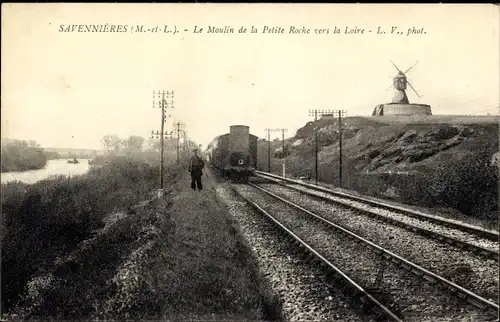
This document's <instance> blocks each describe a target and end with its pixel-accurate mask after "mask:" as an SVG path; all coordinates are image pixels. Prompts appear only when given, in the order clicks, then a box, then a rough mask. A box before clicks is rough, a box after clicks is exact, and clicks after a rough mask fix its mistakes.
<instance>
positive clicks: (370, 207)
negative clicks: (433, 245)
mask: <svg viewBox="0 0 500 322" xmlns="http://www.w3.org/2000/svg"><path fill="white" fill-rule="evenodd" d="M257 175H258V177H260V178H264V179H266V180H269V181H271V182H274V183H278V184H280V185H282V186H284V187H287V188H289V189H293V190H295V191H298V192H300V193H302V194H306V195H309V196H311V197H313V198H317V199H321V200H323V201H327V202H329V203H332V204H335V205H340V206H342V207H345V208H348V209H351V210H354V211H356V212H359V213H362V214H364V215H367V216H370V217H372V218H375V219H377V220H381V221H383V222H388V223H390V224H392V225H395V226H399V227H403V228H405V229H408V230H410V231H412V232H415V233H418V234H420V235H423V236H425V237H428V238H433V239H436V240H439V241H443V242H446V243H448V244H450V245H453V246H456V247H458V248H461V249H467V250H469V251H472V252H474V253H476V254H478V255H481V256H484V257H486V258H490V259H492V260H495V261H497V262H498V260H499V253H498V252H499V245H498V240H499V234H498V232H495V231H490V230H486V229H483V228H480V227H475V226H471V225H467V224H463V223H458V222H455V221H450V220H447V219H444V218H439V217H437V216H432V215H429V214H425V213H422V212H419V211H415V210H412V209H407V208H402V207H398V206H394V205H390V204H387V203H384V202H378V201H374V200H370V199H367V198H363V197H358V196H353V195H349V194H345V193H341V192H336V191H333V190H330V189H326V188H323V187H319V186H315V185H311V184H306V183H302V182H299V181H296V180H292V179H288V178H283V177H280V176H277V175H273V174H269V173H265V172H260V171H258V172H257Z"/></svg>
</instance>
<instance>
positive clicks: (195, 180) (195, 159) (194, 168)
mask: <svg viewBox="0 0 500 322" xmlns="http://www.w3.org/2000/svg"><path fill="white" fill-rule="evenodd" d="M204 167H205V162H204V161H203V159H202V158H201V157H200V156H199V155H198V149H194V150H193V155H192V156H191V158H189V165H188V171H189V173H190V174H191V189H193V190H195V191H196V187H198V191H200V190H203V185H202V183H201V176H202V175H203V172H202V169H203V168H204Z"/></svg>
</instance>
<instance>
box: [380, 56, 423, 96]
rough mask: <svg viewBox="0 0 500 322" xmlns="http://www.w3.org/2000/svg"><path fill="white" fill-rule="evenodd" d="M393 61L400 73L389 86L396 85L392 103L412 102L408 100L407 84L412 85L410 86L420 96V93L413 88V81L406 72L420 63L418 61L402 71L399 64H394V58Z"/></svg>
mask: <svg viewBox="0 0 500 322" xmlns="http://www.w3.org/2000/svg"><path fill="white" fill-rule="evenodd" d="M391 63H392V64H393V65H394V67H395V68H396V69H397V71H398V74H397V75H396V76H395V77H394V78H393V79H392V85H391V86H390V87H389V88H391V87H394V96H393V98H392V103H393V104H410V102H409V101H408V96H407V95H406V84H408V85H410V88H411V89H412V90H413V91H414V92H415V94H417V96H418V97H419V98H420V95H419V94H418V93H417V91H416V90H415V88H413V86H412V85H411V83H410V82H409V81H408V79H407V78H406V73H408V72H409V71H410V69H412V68H413V67H414V66H415V65H416V64H418V61H417V62H416V63H415V64H413V66H411V67H410V68H408V69H407V70H406V71H404V72H402V71H401V70H400V69H399V68H398V66H396V64H394V62H393V61H392V60H391ZM389 88H388V89H389ZM386 91H387V89H386Z"/></svg>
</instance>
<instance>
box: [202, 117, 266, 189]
mask: <svg viewBox="0 0 500 322" xmlns="http://www.w3.org/2000/svg"><path fill="white" fill-rule="evenodd" d="M206 156H207V159H208V162H209V163H210V164H211V165H212V166H213V167H214V168H216V169H218V170H219V171H220V173H221V175H222V176H223V177H225V178H229V179H231V180H232V181H237V182H241V181H243V182H247V181H248V178H249V177H250V176H252V175H253V174H254V171H255V168H256V165H257V136H255V135H252V134H250V128H249V127H248V126H246V125H232V126H230V127H229V133H226V134H222V135H219V136H217V137H215V138H214V139H213V140H212V141H211V142H210V143H209V144H208V146H207V149H206Z"/></svg>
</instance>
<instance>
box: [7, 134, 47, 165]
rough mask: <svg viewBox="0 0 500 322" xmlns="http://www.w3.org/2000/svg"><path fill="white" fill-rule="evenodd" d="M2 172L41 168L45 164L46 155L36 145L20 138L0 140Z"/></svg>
mask: <svg viewBox="0 0 500 322" xmlns="http://www.w3.org/2000/svg"><path fill="white" fill-rule="evenodd" d="M1 159H2V165H1V171H2V172H10V171H26V170H36V169H41V168H43V167H44V166H45V165H46V164H47V155H46V154H45V152H44V151H43V149H40V148H38V147H37V146H36V143H35V142H31V145H29V144H28V142H26V141H21V140H6V141H5V142H2V155H1Z"/></svg>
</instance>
